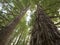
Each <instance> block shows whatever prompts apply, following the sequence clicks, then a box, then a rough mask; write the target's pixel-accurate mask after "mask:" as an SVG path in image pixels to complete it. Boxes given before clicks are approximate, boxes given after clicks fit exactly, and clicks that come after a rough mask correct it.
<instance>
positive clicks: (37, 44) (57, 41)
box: [30, 5, 60, 45]
mask: <svg viewBox="0 0 60 45" xmlns="http://www.w3.org/2000/svg"><path fill="white" fill-rule="evenodd" d="M35 13H36V20H35V22H34V23H35V24H34V25H33V29H32V32H31V39H30V45H60V33H59V31H58V29H57V27H56V26H55V25H54V23H53V22H52V21H51V19H50V17H48V16H47V15H46V14H45V12H44V11H43V9H42V8H41V7H40V5H37V10H36V12H35Z"/></svg>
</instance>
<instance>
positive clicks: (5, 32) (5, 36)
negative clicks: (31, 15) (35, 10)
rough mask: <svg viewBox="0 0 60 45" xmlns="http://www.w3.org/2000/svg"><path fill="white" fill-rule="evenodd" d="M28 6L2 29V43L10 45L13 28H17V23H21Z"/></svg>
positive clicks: (0, 39)
mask: <svg viewBox="0 0 60 45" xmlns="http://www.w3.org/2000/svg"><path fill="white" fill-rule="evenodd" d="M27 10H28V7H26V8H24V9H23V10H22V11H21V12H20V15H18V16H17V17H16V18H15V19H14V20H13V21H12V22H10V24H8V25H7V27H6V28H5V29H4V30H0V45H8V41H9V36H10V35H11V34H12V32H13V30H14V29H15V27H16V25H17V24H18V23H19V21H20V20H21V18H22V17H23V16H24V14H25V13H26V11H27Z"/></svg>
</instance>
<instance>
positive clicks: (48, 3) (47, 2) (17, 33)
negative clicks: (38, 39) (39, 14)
mask: <svg viewBox="0 0 60 45" xmlns="http://www.w3.org/2000/svg"><path fill="white" fill-rule="evenodd" d="M0 3H1V4H2V9H1V10H0V30H2V29H3V28H5V27H6V26H7V25H8V24H10V22H11V21H12V20H14V18H15V17H16V16H18V15H19V14H20V12H21V10H23V8H25V7H27V6H28V5H29V6H30V10H31V11H33V10H36V7H35V6H36V5H37V4H38V3H39V4H40V5H41V6H42V8H43V9H44V11H45V12H46V14H47V15H48V16H55V15H56V16H59V15H60V14H59V12H58V10H59V9H60V0H0ZM4 11H5V12H4ZM26 17H27V16H24V17H23V18H22V19H21V21H20V22H19V24H18V25H17V26H16V28H15V30H14V31H13V34H12V35H11V37H12V38H11V40H10V41H9V45H11V43H12V42H13V45H27V43H28V41H29V37H30V36H29V31H28V28H29V26H27V25H26V19H25V18H26ZM34 20H35V14H32V15H31V20H30V24H29V25H30V26H32V25H33V24H34ZM57 20H60V17H59V19H58V17H57V18H52V21H54V22H57ZM18 37H19V40H18V41H17V43H16V40H17V38H18ZM15 38H16V40H15V41H13V40H14V39H15ZM15 43H16V44H15Z"/></svg>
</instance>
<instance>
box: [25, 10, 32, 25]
mask: <svg viewBox="0 0 60 45" xmlns="http://www.w3.org/2000/svg"><path fill="white" fill-rule="evenodd" d="M26 14H27V17H26V21H27V22H26V25H28V23H29V21H30V19H31V17H30V16H31V11H30V9H29V10H28V11H27V12H26Z"/></svg>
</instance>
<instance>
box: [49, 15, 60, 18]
mask: <svg viewBox="0 0 60 45" xmlns="http://www.w3.org/2000/svg"><path fill="white" fill-rule="evenodd" d="M49 17H50V18H58V17H59V18H60V15H59V16H58V15H57V16H49Z"/></svg>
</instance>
